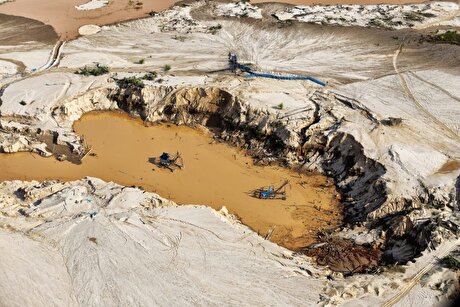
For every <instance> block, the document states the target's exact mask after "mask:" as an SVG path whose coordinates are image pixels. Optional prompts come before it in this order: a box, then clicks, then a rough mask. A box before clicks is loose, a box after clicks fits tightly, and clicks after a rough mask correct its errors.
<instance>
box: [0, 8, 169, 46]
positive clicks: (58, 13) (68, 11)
mask: <svg viewBox="0 0 460 307" xmlns="http://www.w3.org/2000/svg"><path fill="white" fill-rule="evenodd" d="M86 2H88V0H52V1H51V0H40V1H37V0H15V1H13V2H7V3H5V4H2V5H0V13H2V14H8V15H13V16H22V17H27V18H31V19H35V20H38V21H41V22H44V23H45V24H48V25H51V26H52V27H53V28H54V29H55V30H56V32H57V33H58V35H59V37H60V39H62V40H68V39H73V38H75V37H77V36H78V28H80V27H81V26H83V25H87V24H96V25H107V24H113V23H117V22H121V21H126V20H131V19H137V18H142V17H147V16H148V15H147V14H148V13H149V12H151V11H161V10H164V9H167V8H168V7H170V6H172V5H173V4H174V3H175V2H177V1H176V0H162V1H142V0H139V1H137V0H117V1H113V0H111V1H109V3H108V4H107V5H106V6H104V7H102V8H99V9H94V10H86V11H82V10H77V9H76V8H75V6H78V5H81V4H84V3H86Z"/></svg>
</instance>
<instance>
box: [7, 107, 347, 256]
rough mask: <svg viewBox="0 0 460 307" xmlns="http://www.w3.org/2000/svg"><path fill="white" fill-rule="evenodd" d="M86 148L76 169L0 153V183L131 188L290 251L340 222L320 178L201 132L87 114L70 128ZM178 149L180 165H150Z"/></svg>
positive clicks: (330, 189)
mask: <svg viewBox="0 0 460 307" xmlns="http://www.w3.org/2000/svg"><path fill="white" fill-rule="evenodd" d="M74 130H75V132H76V133H78V134H79V135H82V136H83V137H84V140H85V142H86V144H88V146H89V147H90V148H91V149H90V150H91V151H90V152H89V153H88V154H87V155H86V156H85V157H84V159H83V160H82V163H81V164H75V163H71V162H68V161H62V162H60V161H58V160H57V159H55V158H44V157H41V156H39V155H37V154H31V153H15V154H1V155H0V169H2V170H3V171H2V172H1V174H0V181H5V180H38V181H43V180H63V181H71V180H76V179H81V178H83V177H85V176H92V177H97V178H101V179H103V180H106V181H113V182H116V183H119V184H122V185H125V186H139V187H142V188H143V189H144V190H146V191H149V192H155V193H158V194H159V195H162V196H164V197H166V198H168V199H171V200H173V201H175V202H176V203H177V204H197V205H206V206H210V207H212V208H214V209H216V210H219V209H221V208H222V207H223V206H225V207H226V208H227V209H228V211H229V212H230V213H232V214H234V215H236V216H237V217H238V218H239V219H240V220H241V222H242V223H243V224H245V225H247V226H249V227H250V228H252V229H253V230H254V231H256V232H258V233H259V234H260V235H262V236H264V237H267V238H269V239H270V240H272V241H273V242H275V243H277V244H279V245H282V246H284V247H286V248H289V249H291V250H298V249H301V248H303V247H306V246H308V245H309V244H311V243H314V242H315V241H316V239H317V234H318V232H320V231H327V230H332V229H334V228H336V227H337V226H338V225H339V224H340V222H341V214H340V212H341V209H340V204H339V201H338V199H337V198H338V193H337V191H336V190H335V187H334V184H333V181H332V180H330V179H328V178H327V177H325V176H323V175H318V174H302V173H299V172H296V171H294V170H290V169H287V168H284V167H281V166H257V165H254V164H253V161H252V159H251V158H250V157H248V156H247V155H246V154H245V152H244V151H242V150H238V149H237V148H235V147H231V146H229V145H227V144H224V143H221V142H217V141H216V140H215V139H213V137H212V133H211V132H209V131H208V130H206V129H204V128H202V129H199V128H196V129H194V128H190V127H187V126H177V125H168V124H159V125H150V126H146V125H145V124H144V122H143V121H142V120H140V119H138V118H132V117H130V116H129V115H127V114H125V113H121V112H91V113H88V114H86V115H84V116H83V117H82V118H81V119H80V120H79V121H77V122H76V123H75V124H74ZM176 151H179V152H180V154H181V155H182V158H183V160H184V168H183V169H178V170H175V171H174V172H171V171H170V170H168V169H165V168H159V167H158V166H157V165H155V164H154V163H152V161H153V159H154V158H155V157H158V156H160V155H161V154H162V153H163V152H169V153H173V154H174V153H176ZM285 180H289V184H288V185H287V189H286V193H287V199H286V200H282V199H259V198H256V197H253V195H252V193H251V191H253V190H255V189H257V188H260V187H265V188H266V187H268V186H269V185H273V186H274V187H275V188H276V186H279V185H280V184H282V183H283V182H284V181H285Z"/></svg>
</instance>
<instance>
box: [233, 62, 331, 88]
mask: <svg viewBox="0 0 460 307" xmlns="http://www.w3.org/2000/svg"><path fill="white" fill-rule="evenodd" d="M237 66H238V68H239V69H241V70H243V71H245V72H247V73H248V74H247V75H245V77H247V78H250V77H261V78H271V79H278V80H308V81H312V82H314V83H316V84H319V85H321V86H326V85H327V84H326V83H324V82H323V81H320V80H318V79H315V78H313V77H309V76H279V75H272V74H262V73H256V72H254V71H252V69H251V67H249V66H246V65H242V64H237Z"/></svg>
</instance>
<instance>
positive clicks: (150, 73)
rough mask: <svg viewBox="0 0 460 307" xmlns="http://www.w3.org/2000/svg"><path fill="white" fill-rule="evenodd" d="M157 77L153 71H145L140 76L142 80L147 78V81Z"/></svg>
mask: <svg viewBox="0 0 460 307" xmlns="http://www.w3.org/2000/svg"><path fill="white" fill-rule="evenodd" d="M156 77H157V73H156V72H154V71H151V72H149V73H146V74H145V75H144V76H143V77H142V80H149V81H153V80H155V79H156Z"/></svg>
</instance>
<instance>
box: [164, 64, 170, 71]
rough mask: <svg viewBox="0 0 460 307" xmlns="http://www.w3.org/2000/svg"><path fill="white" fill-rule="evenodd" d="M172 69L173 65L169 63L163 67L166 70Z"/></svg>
mask: <svg viewBox="0 0 460 307" xmlns="http://www.w3.org/2000/svg"><path fill="white" fill-rule="evenodd" d="M170 70H171V65H169V64H166V65H165V66H164V67H163V71H164V72H167V71H170Z"/></svg>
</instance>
